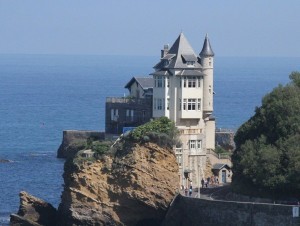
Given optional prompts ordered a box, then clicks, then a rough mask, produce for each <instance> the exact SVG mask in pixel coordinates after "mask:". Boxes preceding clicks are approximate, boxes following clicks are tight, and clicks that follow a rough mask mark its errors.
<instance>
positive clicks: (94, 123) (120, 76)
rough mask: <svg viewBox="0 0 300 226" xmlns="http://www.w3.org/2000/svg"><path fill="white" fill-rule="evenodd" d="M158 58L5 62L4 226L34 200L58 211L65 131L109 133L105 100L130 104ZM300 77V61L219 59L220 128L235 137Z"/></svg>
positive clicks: (0, 194)
mask: <svg viewBox="0 0 300 226" xmlns="http://www.w3.org/2000/svg"><path fill="white" fill-rule="evenodd" d="M158 59H159V57H158V56H157V57H133V56H131V57H129V56H71V55H63V56H57V55H0V120H1V121H0V159H1V158H2V159H9V160H11V161H12V162H11V163H0V225H5V224H7V222H8V220H9V214H10V213H12V212H17V210H18V207H19V197H18V194H19V192H20V191H21V190H25V191H28V192H30V193H31V194H33V195H35V196H38V197H40V198H42V199H45V200H46V201H48V202H50V203H52V204H53V205H54V206H55V207H57V206H58V204H59V201H60V194H61V191H62V184H63V180H62V177H61V175H62V172H63V160H60V159H57V158H56V150H57V148H58V146H59V144H60V142H61V139H62V131H63V130H66V129H86V130H104V116H105V112H104V107H105V97H106V96H123V95H124V93H126V94H127V91H126V90H125V89H124V85H125V84H126V83H127V82H128V81H129V80H130V79H131V77H132V76H147V75H148V74H149V73H151V72H152V71H153V69H152V67H153V66H154V65H155V64H156V63H157V61H158ZM295 70H299V71H300V58H221V57H219V58H218V57H216V59H215V92H216V94H215V102H214V107H215V116H216V120H217V127H219V128H231V129H236V128H238V126H239V125H240V124H241V123H243V122H244V121H245V120H247V119H248V118H249V117H250V116H251V115H252V114H253V112H254V109H255V107H256V106H259V105H260V101H261V98H262V96H263V95H264V94H266V93H267V92H269V91H271V90H272V88H274V87H275V86H277V85H278V84H279V83H282V84H285V83H287V82H288V75H289V74H290V72H291V71H295Z"/></svg>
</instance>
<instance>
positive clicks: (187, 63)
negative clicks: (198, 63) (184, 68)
mask: <svg viewBox="0 0 300 226" xmlns="http://www.w3.org/2000/svg"><path fill="white" fill-rule="evenodd" d="M186 65H188V66H194V65H195V61H187V62H186Z"/></svg>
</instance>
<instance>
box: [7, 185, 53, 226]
mask: <svg viewBox="0 0 300 226" xmlns="http://www.w3.org/2000/svg"><path fill="white" fill-rule="evenodd" d="M10 225H11V226H19V225H22V226H23V225H24V226H27V225H28V226H38V225H43V226H54V225H56V209H55V208H54V207H53V206H52V205H51V204H49V203H47V202H45V201H43V200H41V199H38V198H36V197H34V196H32V195H30V194H28V193H27V192H24V191H22V192H20V208H19V211H18V214H12V215H11V218H10Z"/></svg>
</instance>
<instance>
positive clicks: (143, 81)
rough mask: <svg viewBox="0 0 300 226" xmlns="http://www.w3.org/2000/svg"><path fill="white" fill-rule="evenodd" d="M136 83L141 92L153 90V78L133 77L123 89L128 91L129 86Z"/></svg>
mask: <svg viewBox="0 0 300 226" xmlns="http://www.w3.org/2000/svg"><path fill="white" fill-rule="evenodd" d="M135 81H136V82H137V83H138V84H139V85H140V86H141V87H142V88H143V90H145V89H149V88H153V78H152V77H133V78H132V79H131V80H130V81H129V82H128V83H127V84H126V86H125V88H127V89H129V88H130V86H131V85H132V84H133V83H134V82H135Z"/></svg>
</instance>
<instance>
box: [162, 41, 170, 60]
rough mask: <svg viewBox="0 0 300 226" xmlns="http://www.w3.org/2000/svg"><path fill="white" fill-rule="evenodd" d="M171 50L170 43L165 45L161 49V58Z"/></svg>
mask: <svg viewBox="0 0 300 226" xmlns="http://www.w3.org/2000/svg"><path fill="white" fill-rule="evenodd" d="M168 52H169V44H166V45H164V49H162V50H161V58H163V57H165V56H166V55H167V54H168Z"/></svg>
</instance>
